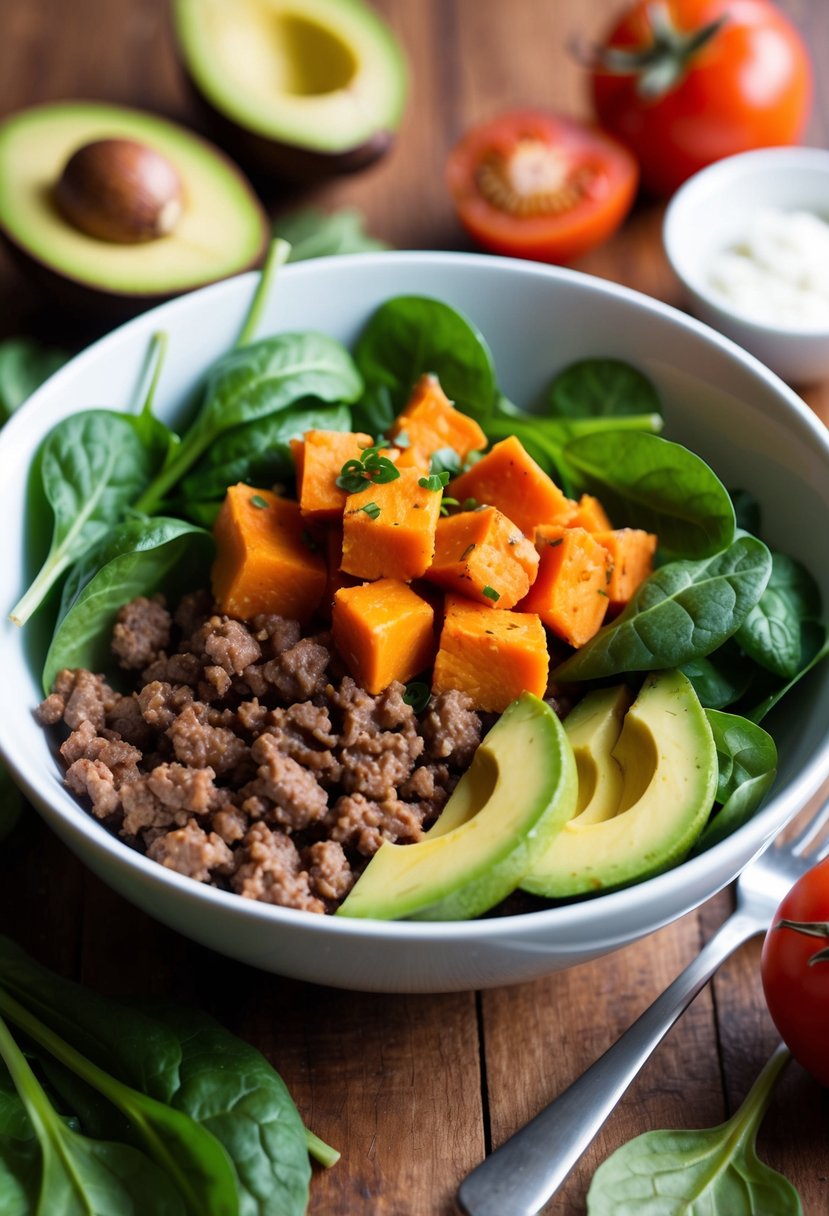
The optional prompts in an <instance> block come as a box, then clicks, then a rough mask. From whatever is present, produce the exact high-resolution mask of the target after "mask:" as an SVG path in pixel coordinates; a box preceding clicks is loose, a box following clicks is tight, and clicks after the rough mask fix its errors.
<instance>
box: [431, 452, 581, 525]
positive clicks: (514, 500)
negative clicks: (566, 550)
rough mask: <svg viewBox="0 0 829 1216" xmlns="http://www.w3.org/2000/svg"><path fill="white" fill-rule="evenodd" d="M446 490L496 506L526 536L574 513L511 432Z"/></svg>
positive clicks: (566, 518) (460, 498) (567, 499)
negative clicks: (537, 528)
mask: <svg viewBox="0 0 829 1216" xmlns="http://www.w3.org/2000/svg"><path fill="white" fill-rule="evenodd" d="M447 493H449V494H451V495H452V497H453V498H457V499H458V500H459V501H460V502H463V501H464V499H466V498H474V499H475V500H476V501H477V502H479V503H482V504H483V503H486V504H487V505H488V506H492V507H497V508H498V510H499V511H503V513H504V515H506V517H507V519H511V520H512V521H513V523H515V524H517V525H518V527H519V528H520V529H521V531H522V532H523V533H525V535H527V536H532V534H533V529H534V528H535V527H536V526H537V525H538V524H552V523H566V522H567V520H568V519H569V518H570V516H571V515H573V513H574V504H573V503H572V502H571V500H570V499H569V498H568V497H567V496H566V495H565V494H564V493H562V491H561V490H560V489H559V488H558V486H557V485H556V483H555V482H554V481H553V480H552V478H551V477H548V476H547V474H546V473H545V472H544V470H543V469H542V468H541V466H540V465H538V464H536V462H535V461H534V460H533V458H532V456H530V454H529V452H528V451H527V450H526V448H525V447H524V445H523V444H522V443H521V441H520V439H516V437H515V436H514V435H510V437H509V439H502V440H501V442H500V443H496V444H495V446H494V448H493V449H492V451H491V452H487V454H486V456H484V457H482V459H481V460H479V461H478V462H477V464H474V465H473V466H472V468H471V469H468V470H467V472H466V473H462V474H461V476H460V477H456V478H455V480H454V481H453V482H450V484H449V488H448V490H447Z"/></svg>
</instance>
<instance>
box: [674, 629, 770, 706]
mask: <svg viewBox="0 0 829 1216" xmlns="http://www.w3.org/2000/svg"><path fill="white" fill-rule="evenodd" d="M752 611H753V610H752ZM754 670H755V669H754V664H753V663H752V662H751V660H750V659H747V658H746V657H745V655H744V654H743V653H742V651H741V650H740V648H739V647H738V646H736V645H735V644H734V641H733V639H729V641H727V642H724V643H723V645H722V646H720V647H719V648H718V649H717V650H715V651H713V652H712V653H711V654H710V655H708V656H707V657H705V656H702V655H700V656H698V657H697V658H695V659H691V660H690V662H688V663H684V664H683V665H682V667H681V671H682V673H683V674H684V675H686V676H687V677H688V679H689V680H690V681H691V683H692V684H693V686H694V692H695V693H696V694H697V696H698V697H699V701H700V704H701V705H702V706H703V707H704V708H705V709H725V707H726V705H733V704H734V702H735V701H739V699H740V697H741V696H742V695H743V693H744V692H745V691H746V689H747V688H748V687H749V685H750V683H751V679H752V674H753V672H754Z"/></svg>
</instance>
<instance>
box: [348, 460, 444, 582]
mask: <svg viewBox="0 0 829 1216" xmlns="http://www.w3.org/2000/svg"><path fill="white" fill-rule="evenodd" d="M422 476H423V474H422V473H420V472H419V471H418V470H417V469H401V471H400V476H399V477H397V478H395V480H394V481H386V482H383V483H381V484H379V485H371V486H367V487H366V488H365V489H364V490H361V491H360V492H359V494H349V496H348V498H347V499H346V504H345V514H344V515H343V557H342V562H341V569H342V570H344V571H345V572H346V574H354V575H356V577H357V578H366V579H374V578H399V579H402V580H403V581H404V582H409V581H410V580H411V579H413V578H419V577H420V576H421V575H422V574H423V573H425V571H426V570H427V569H428V567H429V565H430V564H431V561H432V555H433V553H434V551H435V528H436V527H437V522H438V519H439V518H440V500H441V498H442V495H441V494H440V493H439V492H436V491H434V490H426V489H424V488H423V487H422V486H420V485H418V481H419V480H420V479H421V478H422Z"/></svg>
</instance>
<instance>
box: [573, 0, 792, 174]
mask: <svg viewBox="0 0 829 1216" xmlns="http://www.w3.org/2000/svg"><path fill="white" fill-rule="evenodd" d="M590 65H591V68H592V72H591V84H592V91H593V102H594V105H595V109H596V114H597V116H598V119H599V121H600V123H601V124H602V126H603V127H604V128H605V129H606V130H607V131H609V132H611V134H613V135H615V136H616V138H617V139H619V140H621V142H622V143H624V144H627V146H628V147H629V148H630V150H631V151H632V152H633V154H634V156H635V157H636V159H637V160H638V162H639V168H640V171H641V174H642V183H643V185H644V186H645V188H646V189H648V190H650V191H651V192H652V193H654V194H661V195H669V194H672V193H673V191H674V190H676V188H677V187H678V186H679V185H681V183H682V182H684V181H685V179H686V178H688V177H690V176H691V174H692V173H696V171H697V170H698V169H702V168H704V166H705V165H708V164H711V162H712V161H715V160H720V159H721V158H722V157H723V156H732V155H733V154H734V153H736V152H747V151H749V150H750V149H752V148H763V147H770V146H772V145H777V144H791V143H796V142H797V141H798V140H799V139H800V136H801V134H802V132H803V129H804V127H805V125H806V121H807V119H808V117H809V111H810V108H811V100H812V67H811V62H810V58H809V53H808V51H807V49H806V46H805V44H804V42H803V40H802V38H801V37H800V34H799V33H798V32H797V30H796V29H795V28H794V26H793V25H792V24H791V22H790V21H789V20H788V19H787V18H786V17H785V16H784V15H783V14H782V13H781V12H780V11H779V9H777V8H776V7H775V5H774V4H772V3H770V0H636V2H635V3H634V4H632V5H631V6H629V7H628V9H627V10H626V12H625V13H624V15H623V16H622V18H621V20H620V21H619V22H618V24H617V25H616V26H614V28H613V29H612V30H611V32H610V33H609V34H608V36H607V37H606V39H605V40H604V42H603V44H602V45H601V46H600V47H598V48H595V49H594V51H593V52H592V54H591V58H590Z"/></svg>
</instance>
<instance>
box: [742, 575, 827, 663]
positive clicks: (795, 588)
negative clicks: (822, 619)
mask: <svg viewBox="0 0 829 1216" xmlns="http://www.w3.org/2000/svg"><path fill="white" fill-rule="evenodd" d="M819 615H820V591H819V590H818V586H817V583H816V582H815V580H814V579H813V578H812V576H811V574H810V573H809V571H808V570H806V569H805V567H804V566H802V565H801V564H800V562H798V561H795V559H794V558H793V557H788V556H787V555H786V554H784V553H772V567H771V576H770V577H769V581H768V586H767V587H766V589H765V591H764V592H763V594H762V595H761V597H760V601H759V603H758V604H756V605H755V607H754V608H752V610H751V612H750V613H749V614H748V616H747V617H746V619H745V620H744V621H743V623H742V625H741V626H740V628H739V630H738V631H737V634H736V637H735V640H736V641H737V642H739V644H740V645H741V646H742V648H743V650H744V651H745V652H746V654H747V655H749V656H750V657H751V658H752V659H754V661H755V663H759V664H760V665H761V667H765V668H767V669H768V670H769V671H771V672H773V673H774V674H775V675H778V676H782V677H783V678H787V677H791V676H793V675H794V674H795V673H796V672H797V670H798V668H799V667H800V626H801V622H802V621H804V620H814V619H816V618H817V617H818V616H819Z"/></svg>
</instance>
